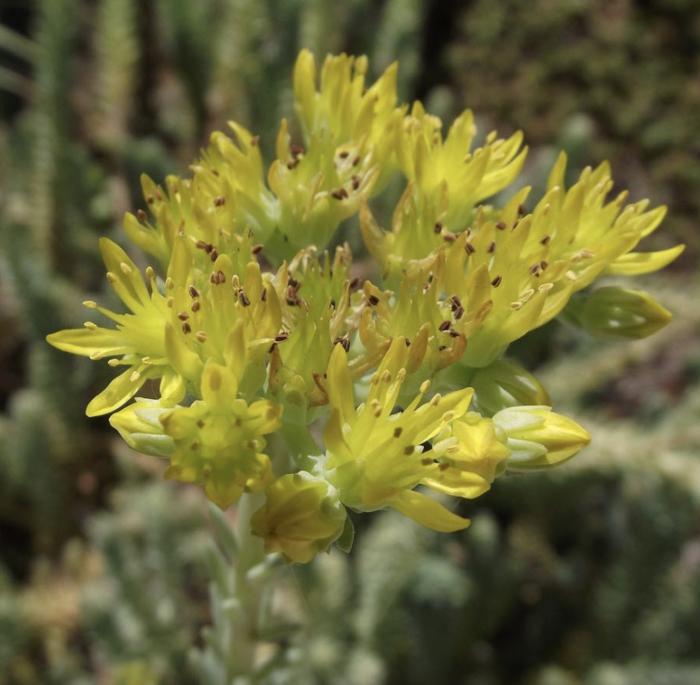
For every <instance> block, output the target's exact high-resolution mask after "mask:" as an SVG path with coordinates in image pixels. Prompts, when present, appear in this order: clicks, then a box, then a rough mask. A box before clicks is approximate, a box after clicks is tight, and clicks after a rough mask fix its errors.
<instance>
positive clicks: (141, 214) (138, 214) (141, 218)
mask: <svg viewBox="0 0 700 685" xmlns="http://www.w3.org/2000/svg"><path fill="white" fill-rule="evenodd" d="M136 218H137V219H138V220H139V222H140V223H142V224H143V223H146V218H147V217H146V212H144V211H143V209H137V210H136Z"/></svg>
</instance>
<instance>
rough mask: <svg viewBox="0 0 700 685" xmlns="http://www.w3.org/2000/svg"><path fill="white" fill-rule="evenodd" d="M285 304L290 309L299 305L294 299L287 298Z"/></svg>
mask: <svg viewBox="0 0 700 685" xmlns="http://www.w3.org/2000/svg"><path fill="white" fill-rule="evenodd" d="M287 304H288V305H289V306H290V307H296V306H297V305H298V304H299V300H298V299H297V298H296V297H288V298H287Z"/></svg>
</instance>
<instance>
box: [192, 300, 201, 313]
mask: <svg viewBox="0 0 700 685" xmlns="http://www.w3.org/2000/svg"><path fill="white" fill-rule="evenodd" d="M201 306H202V305H201V304H199V302H193V303H192V306H191V307H190V309H191V310H192V311H193V312H198V311H199V310H200V308H201Z"/></svg>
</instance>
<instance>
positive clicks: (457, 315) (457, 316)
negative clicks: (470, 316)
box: [452, 307, 464, 321]
mask: <svg viewBox="0 0 700 685" xmlns="http://www.w3.org/2000/svg"><path fill="white" fill-rule="evenodd" d="M452 313H453V314H454V317H455V319H457V320H458V321H459V319H461V318H462V317H463V316H464V307H456V308H455V309H454V310H453V311H452Z"/></svg>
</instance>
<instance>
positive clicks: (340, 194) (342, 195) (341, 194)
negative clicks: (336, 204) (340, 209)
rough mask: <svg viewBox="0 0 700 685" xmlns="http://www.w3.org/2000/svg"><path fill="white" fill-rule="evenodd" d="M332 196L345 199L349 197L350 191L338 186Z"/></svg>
mask: <svg viewBox="0 0 700 685" xmlns="http://www.w3.org/2000/svg"><path fill="white" fill-rule="evenodd" d="M331 197H334V198H335V199H336V200H345V199H346V198H347V197H348V191H347V190H345V188H338V189H337V190H334V191H333V192H332V193H331Z"/></svg>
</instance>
